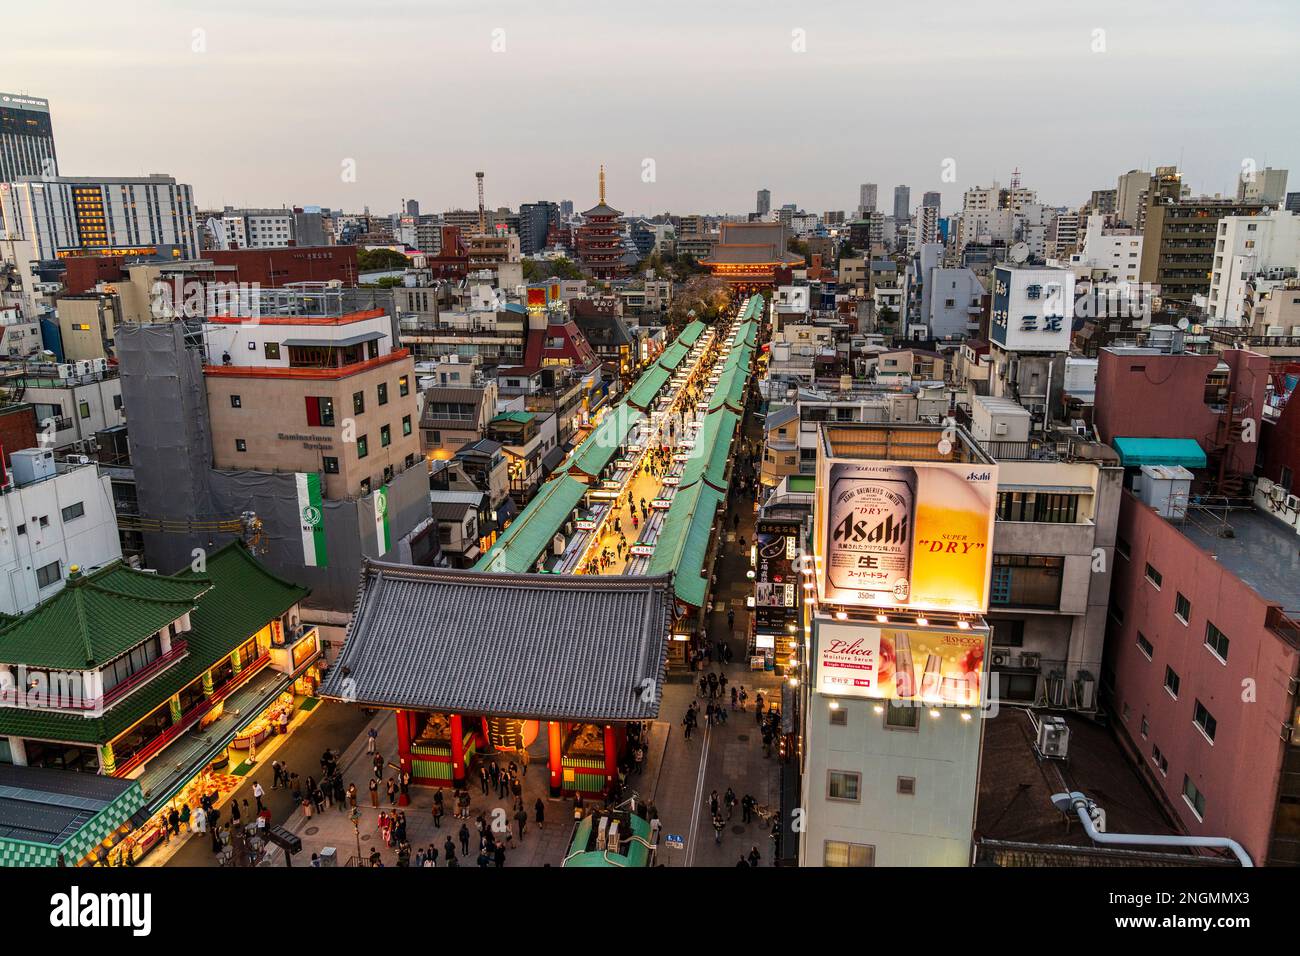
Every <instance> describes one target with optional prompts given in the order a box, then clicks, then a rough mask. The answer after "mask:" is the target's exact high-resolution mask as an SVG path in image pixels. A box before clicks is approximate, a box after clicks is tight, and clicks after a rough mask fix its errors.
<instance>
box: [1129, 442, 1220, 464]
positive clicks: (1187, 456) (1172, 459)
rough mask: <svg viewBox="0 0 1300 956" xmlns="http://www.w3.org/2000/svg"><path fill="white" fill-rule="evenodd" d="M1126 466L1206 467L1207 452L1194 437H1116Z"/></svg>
mask: <svg viewBox="0 0 1300 956" xmlns="http://www.w3.org/2000/svg"><path fill="white" fill-rule="evenodd" d="M1113 444H1114V445H1115V450H1116V451H1117V452H1119V460H1120V463H1121V464H1122V465H1124V467H1126V468H1136V467H1139V466H1141V465H1182V466H1183V467H1184V468H1204V467H1205V452H1204V451H1202V450H1201V446H1200V445H1198V444H1197V443H1196V439H1194V438H1116V439H1115V441H1114V442H1113Z"/></svg>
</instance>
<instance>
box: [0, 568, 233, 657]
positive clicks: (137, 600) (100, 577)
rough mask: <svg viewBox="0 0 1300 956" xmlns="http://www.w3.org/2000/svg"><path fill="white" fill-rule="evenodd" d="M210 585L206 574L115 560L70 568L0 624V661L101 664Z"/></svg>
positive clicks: (175, 614) (190, 605)
mask: <svg viewBox="0 0 1300 956" xmlns="http://www.w3.org/2000/svg"><path fill="white" fill-rule="evenodd" d="M211 587H212V582H211V581H209V580H208V579H207V578H206V577H191V578H189V579H186V580H179V579H176V578H171V577H164V576H161V575H157V574H149V573H148V572H146V571H136V570H134V569H132V568H128V567H126V566H125V565H123V564H121V563H120V562H117V563H114V564H111V565H109V566H107V567H105V568H104V569H102V570H100V571H96V572H94V573H93V574H89V575H79V574H77V573H76V572H73V573H71V574H69V576H68V579H67V582H66V584H65V585H64V587H63V589H62V590H61V591H59V593H58V594H55V595H54V596H53V597H52V598H49V599H48V600H46V601H44V602H43V603H41V604H39V605H37V606H36V607H35V608H33V609H32V610H31V611H30V612H28V613H27V614H24V615H23V616H21V617H19V618H18V619H17V620H14V621H12V622H11V623H9V624H8V625H6V626H5V627H4V628H3V629H0V661H3V662H4V663H6V664H26V665H27V666H28V667H50V668H56V669H59V670H85V669H87V668H90V667H95V666H97V665H100V664H106V663H108V662H109V661H111V660H113V659H114V658H116V657H120V656H121V655H122V654H125V653H126V652H127V651H129V650H130V649H131V648H133V647H135V646H136V645H137V644H140V643H141V642H143V641H145V640H146V639H148V637H149V636H150V635H151V634H153V633H154V632H155V631H159V630H161V629H162V628H164V627H166V626H167V625H168V624H170V623H171V622H172V621H174V620H176V619H177V618H179V617H181V616H183V615H184V614H185V613H186V612H188V611H190V610H192V609H193V608H194V605H195V602H197V601H198V599H199V597H200V595H202V594H204V593H205V592H206V591H207V590H208V589H209V588H211Z"/></svg>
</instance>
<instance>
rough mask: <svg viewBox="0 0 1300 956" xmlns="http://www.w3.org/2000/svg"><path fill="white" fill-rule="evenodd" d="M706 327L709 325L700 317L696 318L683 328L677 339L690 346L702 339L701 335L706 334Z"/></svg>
mask: <svg viewBox="0 0 1300 956" xmlns="http://www.w3.org/2000/svg"><path fill="white" fill-rule="evenodd" d="M706 328H708V326H707V325H705V324H704V323H703V322H701V321H700V320H699V319H696V320H695V321H694V322H692V323H690V325H688V326H686V328H684V329H682V334H681V335H679V336H677V341H678V342H680V343H681V344H682V345H685V346H687V347H688V348H689V347H690V346H692V345H694V344H695V343H696V342H698V341H699V340H700V336H701V335H703V334H704V330H705V329H706Z"/></svg>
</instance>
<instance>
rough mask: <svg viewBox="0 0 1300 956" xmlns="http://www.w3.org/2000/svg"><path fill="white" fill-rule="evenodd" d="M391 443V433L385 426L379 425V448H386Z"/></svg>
mask: <svg viewBox="0 0 1300 956" xmlns="http://www.w3.org/2000/svg"><path fill="white" fill-rule="evenodd" d="M392 443H393V433H392V431H391V430H390V429H389V427H388V426H387V425H381V426H380V428H379V447H380V448H387V447H388V446H389V445H391V444H392Z"/></svg>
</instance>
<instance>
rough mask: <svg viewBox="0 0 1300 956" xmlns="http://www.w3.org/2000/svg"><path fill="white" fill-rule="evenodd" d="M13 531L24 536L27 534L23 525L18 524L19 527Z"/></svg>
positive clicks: (25, 526)
mask: <svg viewBox="0 0 1300 956" xmlns="http://www.w3.org/2000/svg"><path fill="white" fill-rule="evenodd" d="M14 530H15V531H17V532H18V533H19V534H26V533H27V525H25V524H20V525H19V526H18V527H17V528H15V529H14Z"/></svg>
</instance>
